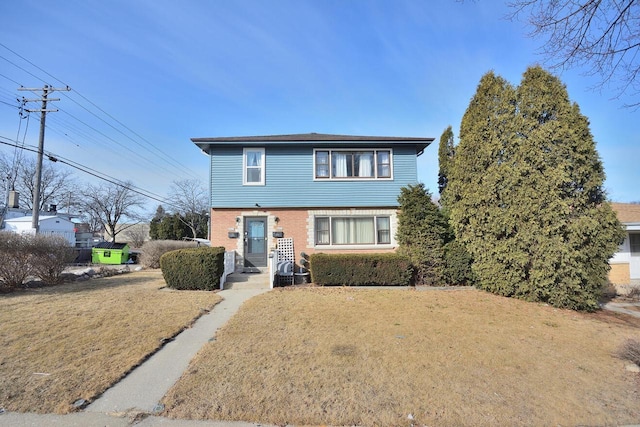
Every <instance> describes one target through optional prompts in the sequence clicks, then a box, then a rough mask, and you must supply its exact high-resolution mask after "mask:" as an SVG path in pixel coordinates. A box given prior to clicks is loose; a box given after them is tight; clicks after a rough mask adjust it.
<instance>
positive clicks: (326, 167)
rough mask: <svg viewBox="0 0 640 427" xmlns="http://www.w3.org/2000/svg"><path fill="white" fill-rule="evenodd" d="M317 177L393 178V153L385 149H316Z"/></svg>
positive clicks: (315, 167)
mask: <svg viewBox="0 0 640 427" xmlns="http://www.w3.org/2000/svg"><path fill="white" fill-rule="evenodd" d="M313 157H314V169H315V175H314V176H315V178H316V179H391V178H392V175H391V171H392V170H393V167H392V163H391V162H392V153H391V150H390V149H384V150H319V149H317V150H314V156H313Z"/></svg>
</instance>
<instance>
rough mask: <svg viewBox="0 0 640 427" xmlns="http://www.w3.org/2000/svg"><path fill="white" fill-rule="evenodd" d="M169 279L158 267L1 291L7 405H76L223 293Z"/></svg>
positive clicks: (1, 397) (0, 346)
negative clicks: (172, 286)
mask: <svg viewBox="0 0 640 427" xmlns="http://www.w3.org/2000/svg"><path fill="white" fill-rule="evenodd" d="M163 286H164V280H163V279H162V274H161V273H160V271H159V270H156V271H149V272H136V273H129V274H126V275H121V276H113V277H109V278H103V279H93V280H89V281H86V282H80V283H74V284H68V285H64V286H57V287H50V288H40V289H33V290H28V291H18V292H15V293H13V294H5V295H0V331H1V334H0V407H1V408H4V409H5V410H7V411H20V412H39V413H50V412H57V413H66V412H69V411H72V410H74V406H73V403H74V402H76V401H78V400H79V399H84V400H87V401H88V400H90V399H92V398H94V397H95V396H96V395H97V394H99V393H102V392H104V391H105V390H106V389H107V388H108V387H109V386H111V385H112V384H114V383H115V382H117V381H118V379H120V378H121V377H122V376H123V375H124V374H125V373H127V372H128V371H129V370H131V368H133V367H134V366H136V365H138V364H139V363H140V362H141V361H143V360H144V359H145V358H146V357H147V356H148V355H149V354H150V353H152V352H153V351H154V350H156V349H157V348H158V347H160V346H161V344H162V341H163V340H164V339H167V338H170V337H173V336H174V335H176V334H177V333H178V332H180V331H181V330H182V329H183V328H185V327H187V326H188V325H190V324H191V323H192V321H193V320H194V319H196V318H197V317H199V316H200V315H201V314H202V312H203V311H204V310H209V309H211V308H212V307H213V306H214V305H215V304H216V303H217V302H218V301H219V300H220V297H219V296H217V295H216V294H213V293H211V292H193V291H180V292H178V291H172V290H167V289H163V290H160V288H161V287H163Z"/></svg>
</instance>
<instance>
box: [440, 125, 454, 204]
mask: <svg viewBox="0 0 640 427" xmlns="http://www.w3.org/2000/svg"><path fill="white" fill-rule="evenodd" d="M453 142H454V141H453V130H452V129H451V126H449V127H448V128H446V129H445V131H444V132H443V133H442V135H441V136H440V145H439V146H438V169H439V170H438V193H440V197H441V198H442V197H443V194H442V193H444V190H445V188H447V182H448V180H449V178H448V177H449V168H450V167H451V166H450V165H451V162H452V161H453V154H454V146H453Z"/></svg>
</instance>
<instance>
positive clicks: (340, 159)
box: [333, 153, 348, 178]
mask: <svg viewBox="0 0 640 427" xmlns="http://www.w3.org/2000/svg"><path fill="white" fill-rule="evenodd" d="M333 168H334V172H333V176H336V177H340V178H344V177H346V176H348V175H347V155H346V154H344V153H333Z"/></svg>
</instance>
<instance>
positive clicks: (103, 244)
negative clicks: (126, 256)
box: [94, 242, 127, 250]
mask: <svg viewBox="0 0 640 427" xmlns="http://www.w3.org/2000/svg"><path fill="white" fill-rule="evenodd" d="M125 246H127V244H126V243H113V242H100V243H98V244H97V245H95V246H94V248H96V249H116V250H118V249H120V250H122V249H124V247H125Z"/></svg>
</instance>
